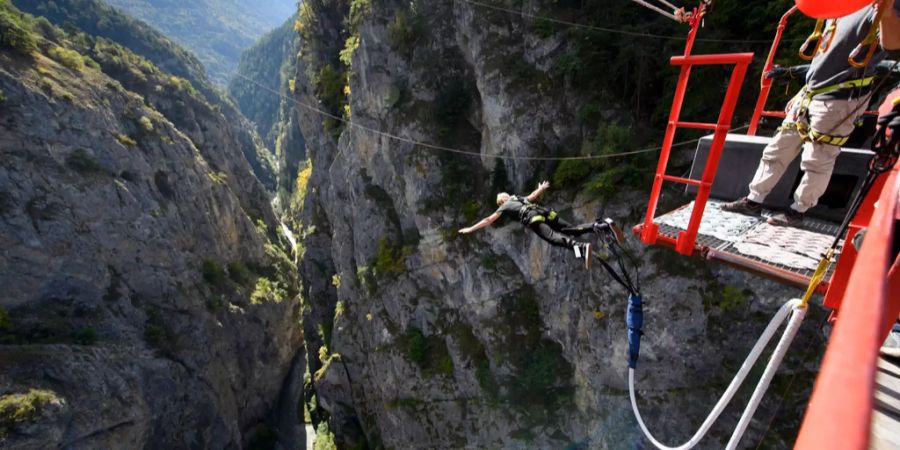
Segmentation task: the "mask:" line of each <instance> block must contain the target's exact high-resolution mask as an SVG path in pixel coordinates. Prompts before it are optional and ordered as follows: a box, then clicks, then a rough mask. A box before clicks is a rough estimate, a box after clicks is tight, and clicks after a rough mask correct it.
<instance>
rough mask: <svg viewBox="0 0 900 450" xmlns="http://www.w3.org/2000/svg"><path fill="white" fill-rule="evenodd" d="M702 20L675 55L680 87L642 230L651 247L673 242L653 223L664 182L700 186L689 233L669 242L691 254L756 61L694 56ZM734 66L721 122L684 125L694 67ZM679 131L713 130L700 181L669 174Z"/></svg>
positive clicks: (735, 55)
mask: <svg viewBox="0 0 900 450" xmlns="http://www.w3.org/2000/svg"><path fill="white" fill-rule="evenodd" d="M699 23H700V21H699V20H698V21H696V22H695V23H694V24H692V27H691V32H690V33H689V34H688V41H687V45H686V46H685V52H684V55H683V56H674V57H672V59H671V64H672V65H674V66H681V74H680V75H679V76H678V84H677V85H676V87H675V98H674V99H673V100H672V109H671V111H670V112H669V122H668V125H667V126H666V134H665V137H664V138H663V147H662V151H661V152H660V155H659V163H658V164H657V167H656V176H655V177H654V179H653V188H652V190H651V191H650V202H649V204H648V205H647V215H646V217H645V218H644V224H643V226H642V228H641V240H642V241H644V242H645V243H648V244H655V243H656V242H657V240H660V239H662V240H671V239H669V238H667V237H665V236H660V234H659V226H658V225H656V224H655V223H653V218H654V217H655V216H656V207H657V205H658V204H659V195H660V193H661V192H662V184H663V182H665V181H670V182H675V183H683V184H690V185H694V186H697V198H696V199H695V201H694V209H693V210H692V212H691V218H690V221H689V222H688V226H687V230H685V231H682V232H681V233H679V235H678V238H677V239H675V240H674V242H669V243H670V244H673V245H674V246H675V250H676V251H678V253H681V254H684V255H690V254H692V253H693V252H694V247H695V246H694V244H695V242H696V240H697V232H698V231H699V229H700V221H701V219H702V218H703V211H704V210H705V209H706V202H707V200H708V199H709V192H710V189H711V188H712V183H713V180H714V179H715V177H716V170H717V169H718V167H719V159H720V157H721V155H722V150H723V148H724V146H725V137H726V136H727V135H728V130H729V128H731V119H732V117H733V116H734V108H735V106H736V105H737V100H738V95H739V94H740V90H741V85H742V84H743V83H744V77H745V76H746V75H747V66H748V65H749V64H750V61H751V60H752V59H753V53H727V54H718V55H691V54H690V52H691V48H692V47H693V43H694V37H695V36H696V34H697V29H698V26H699ZM729 64H733V65H734V69H733V70H732V71H731V80H730V81H729V83H728V90H726V91H725V100H724V102H723V103H722V109H721V110H720V111H719V120H718V121H717V122H716V123H702V122H683V121H681V120H679V119H680V116H681V106H682V104H683V103H684V96H685V92H686V91H687V84H688V79H689V78H690V75H691V68H692V67H693V66H700V65H729ZM678 128H690V129H700V130H713V131H714V134H713V140H712V145H711V146H710V149H709V155H708V156H707V158H706V166H705V167H704V169H703V175H702V177H701V178H700V179H699V180H693V179H687V178H681V177H675V176H671V175H666V168H667V167H668V164H669V155H670V154H671V151H672V143H673V142H674V140H675V131H676V130H677V129H678Z"/></svg>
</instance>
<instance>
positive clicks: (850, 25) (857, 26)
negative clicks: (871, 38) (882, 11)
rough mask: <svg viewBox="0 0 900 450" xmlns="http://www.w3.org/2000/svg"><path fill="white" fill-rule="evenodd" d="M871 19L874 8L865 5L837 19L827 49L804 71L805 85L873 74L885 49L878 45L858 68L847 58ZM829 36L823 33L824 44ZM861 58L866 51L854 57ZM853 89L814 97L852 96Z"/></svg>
mask: <svg viewBox="0 0 900 450" xmlns="http://www.w3.org/2000/svg"><path fill="white" fill-rule="evenodd" d="M874 21H875V8H872V7H868V6H867V7H865V8H863V9H861V10H859V11H857V12H855V13H853V14H850V15H849V16H845V17H842V18H840V19H838V20H837V28H836V29H835V31H834V33H835V34H834V39H833V40H832V41H831V45H830V46H829V47H828V50H827V51H825V52H821V53H819V54H817V55H816V57H815V58H813V60H812V64H810V67H809V72H807V74H806V85H807V86H809V88H810V89H819V88H823V87H826V86H832V85H835V84H838V83H842V82H844V81H849V80H856V79H860V78H865V77H867V76H872V75H873V74H874V73H875V71H874V67H875V66H876V65H878V63H879V62H881V61H882V60H883V59H884V58H885V52H884V51H883V50H882V49H881V47H880V46H879V47H878V49H877V50H876V51H875V54H874V55H873V56H872V60H871V61H869V64H868V65H867V66H866V67H864V68H859V69H858V68H856V67H853V66H851V65H850V63H849V62H848V61H847V58H849V57H850V53H852V52H853V49H855V48H856V46H857V45H859V44H860V43H861V42H862V41H863V40H864V39H865V38H866V35H867V34H868V33H869V29H870V28H871V27H872V24H873V22H874ZM826 28H827V27H826ZM828 39H829V36H828V35H827V34H826V35H825V39H824V40H823V45H824V44H825V43H827V42H828ZM868 50H869V49H868V48H866V49H865V51H866V52H868ZM864 57H865V54H862V55H860V56H859V57H858V58H857V60H862V58H864ZM853 91H854V90H853V89H846V90H842V91H840V92H831V93H826V94H820V95H818V96H816V98H819V99H824V98H847V97H849V96H850V95H852V92H853Z"/></svg>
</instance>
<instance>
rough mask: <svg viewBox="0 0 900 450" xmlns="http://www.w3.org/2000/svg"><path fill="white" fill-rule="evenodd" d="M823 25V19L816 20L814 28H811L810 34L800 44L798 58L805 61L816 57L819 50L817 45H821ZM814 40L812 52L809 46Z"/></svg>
mask: <svg viewBox="0 0 900 450" xmlns="http://www.w3.org/2000/svg"><path fill="white" fill-rule="evenodd" d="M824 27H825V21H824V20H817V21H816V28H815V29H814V30H813V32H812V34H810V35H809V37H808V38H806V40H805V41H804V42H803V45H801V46H800V52H799V53H800V59H803V60H805V61H812V59H813V58H815V57H816V53H818V52H819V47H820V46H821V45H822V38H823V36H822V29H823V28H824ZM813 42H815V44H816V46H815V48H813V51H812V53H810V52H809V47H810V46H811V45H812V44H813Z"/></svg>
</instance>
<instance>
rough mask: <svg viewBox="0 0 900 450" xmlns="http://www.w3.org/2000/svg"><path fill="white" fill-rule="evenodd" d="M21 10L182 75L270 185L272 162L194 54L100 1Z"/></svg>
mask: <svg viewBox="0 0 900 450" xmlns="http://www.w3.org/2000/svg"><path fill="white" fill-rule="evenodd" d="M12 3H13V4H14V5H16V6H17V7H18V8H20V9H21V10H22V11H25V12H28V13H31V14H34V15H37V16H42V17H45V18H47V19H49V20H50V22H52V23H54V24H57V25H59V26H61V27H63V28H64V29H67V30H70V31H72V32H73V33H76V34H77V33H81V32H83V33H86V34H89V35H92V36H97V37H102V38H105V39H109V40H110V41H113V42H116V43H117V44H119V45H122V46H123V47H125V48H127V49H129V50H130V51H131V52H133V53H134V54H137V55H140V56H141V57H143V58H145V59H147V60H148V61H149V62H152V63H153V64H154V65H156V66H157V67H159V68H160V69H162V70H163V71H165V72H168V73H170V74H172V75H175V76H177V77H179V78H183V79H185V80H187V81H188V82H189V84H190V85H191V86H192V87H193V88H194V89H196V90H197V91H199V93H200V94H201V95H202V96H203V97H204V99H205V100H206V101H207V102H209V103H210V104H211V105H215V106H216V107H218V108H219V109H220V110H221V112H222V113H223V114H224V115H225V116H226V117H227V118H228V122H229V124H230V126H231V127H233V129H234V130H235V133H237V135H238V136H239V139H240V141H241V143H242V151H243V153H244V156H245V157H246V158H247V161H249V162H250V165H251V167H253V172H254V174H256V176H257V178H259V180H260V181H261V182H262V183H263V184H264V185H265V186H266V187H267V188H269V189H270V190H274V189H275V161H274V158H273V155H272V153H271V152H270V151H269V149H268V148H266V146H265V144H264V143H263V142H262V141H261V140H260V139H259V137H258V135H257V133H256V132H255V130H254V128H253V127H252V126H251V124H250V123H249V122H248V121H247V120H246V119H245V118H244V117H243V116H242V114H241V113H240V111H238V109H237V108H236V107H235V106H234V105H233V104H232V102H231V100H230V99H228V97H227V96H226V95H225V94H224V93H223V91H222V90H221V88H219V87H218V86H215V85H214V84H213V83H212V82H211V81H210V80H209V78H208V77H207V76H206V71H205V70H204V68H203V66H202V65H201V64H200V63H199V62H198V60H197V58H196V57H194V55H193V54H191V53H190V52H188V51H186V50H185V49H184V48H182V47H181V46H180V45H178V44H176V43H174V42H173V41H172V40H170V39H169V38H167V37H165V36H164V35H163V34H162V33H160V32H159V31H157V30H155V29H154V28H152V27H150V26H148V25H147V24H145V23H144V22H141V21H139V20H135V19H132V18H131V17H128V16H126V15H125V14H122V13H121V12H120V11H118V10H116V9H115V8H112V7H110V6H108V5H106V4H105V3H103V1H102V0H13V2H12Z"/></svg>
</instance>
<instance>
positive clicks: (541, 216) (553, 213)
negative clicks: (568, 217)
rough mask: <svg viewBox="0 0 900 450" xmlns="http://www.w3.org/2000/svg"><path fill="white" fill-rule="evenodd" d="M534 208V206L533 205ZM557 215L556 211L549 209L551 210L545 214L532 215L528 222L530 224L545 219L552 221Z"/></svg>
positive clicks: (544, 220)
mask: <svg viewBox="0 0 900 450" xmlns="http://www.w3.org/2000/svg"><path fill="white" fill-rule="evenodd" d="M535 208H536V207H535ZM558 216H559V215H558V214H556V211H553V210H551V211H550V212H549V213H547V214H546V215H544V214H538V215H536V216H534V217H532V218H531V219H529V220H528V223H529V224H532V223H538V222H546V221H548V220H549V221H551V222H552V221H554V220H556V218H557V217H558Z"/></svg>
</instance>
